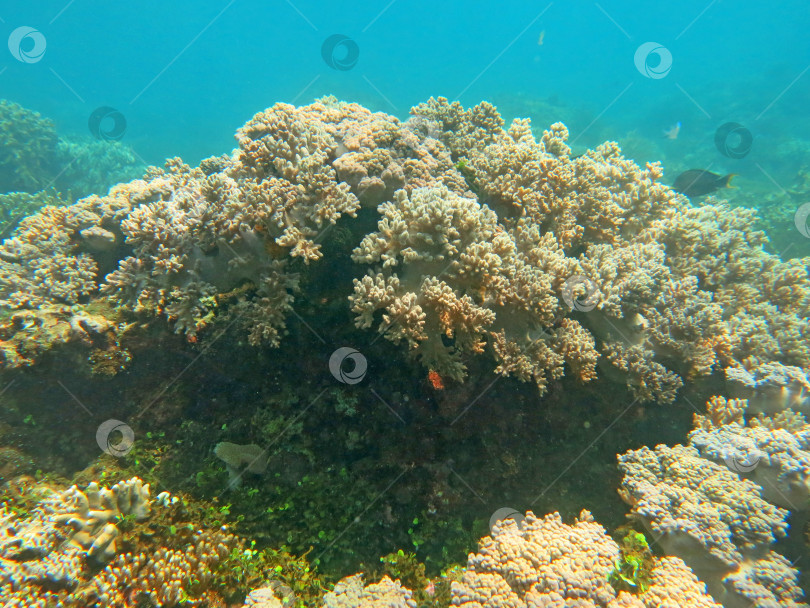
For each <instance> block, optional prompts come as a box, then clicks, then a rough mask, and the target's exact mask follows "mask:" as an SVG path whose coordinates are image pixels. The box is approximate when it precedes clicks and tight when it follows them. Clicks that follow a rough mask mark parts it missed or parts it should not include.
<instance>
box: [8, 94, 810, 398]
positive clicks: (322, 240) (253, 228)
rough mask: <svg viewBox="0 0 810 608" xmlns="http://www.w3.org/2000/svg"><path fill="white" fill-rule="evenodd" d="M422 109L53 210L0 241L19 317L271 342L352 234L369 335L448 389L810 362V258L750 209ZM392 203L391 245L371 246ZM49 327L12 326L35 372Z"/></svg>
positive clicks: (647, 393)
mask: <svg viewBox="0 0 810 608" xmlns="http://www.w3.org/2000/svg"><path fill="white" fill-rule="evenodd" d="M412 113H413V117H412V118H411V119H410V120H409V121H407V122H404V123H403V122H400V121H399V120H398V119H397V118H395V117H393V116H388V115H385V114H382V113H372V112H370V111H368V110H367V109H365V108H363V107H362V106H359V105H357V104H352V103H344V102H338V101H337V100H335V99H334V98H325V99H323V100H320V101H318V102H316V103H313V104H311V105H308V106H304V107H294V106H292V105H289V104H283V103H279V104H276V105H275V106H273V107H272V108H269V109H268V110H266V111H264V112H260V113H259V114H257V115H256V116H255V117H254V118H253V119H251V120H250V121H249V122H248V123H247V124H246V125H245V126H244V127H242V128H241V129H240V130H239V131H238V133H237V140H238V143H239V147H238V148H237V149H236V150H234V152H233V153H232V154H231V155H226V156H222V157H217V158H209V159H206V160H204V161H203V162H202V163H201V164H200V166H199V167H197V168H192V167H189V166H188V165H185V164H183V163H182V161H181V160H180V159H172V160H170V161H169V162H168V163H167V165H166V168H165V169H152V170H151V171H150V172H149V173H148V174H147V175H146V176H145V178H144V179H143V180H136V181H134V182H131V183H129V184H123V185H118V186H116V187H114V188H112V189H111V191H110V193H109V194H108V195H106V196H103V197H99V196H91V197H88V198H85V199H82V200H81V201H79V202H78V203H76V204H74V205H71V206H68V207H64V208H55V207H46V208H45V209H43V210H42V211H41V212H40V213H39V214H37V215H34V216H31V217H29V218H27V219H25V220H23V221H22V222H21V224H20V226H19V228H18V229H17V230H16V231H15V233H14V234H13V235H12V237H11V238H10V239H7V240H6V241H5V242H4V243H3V245H2V246H0V265H1V266H2V268H0V270H2V279H0V306H2V307H3V308H4V309H6V310H7V311H16V314H18V313H19V312H20V311H30V312H32V313H33V314H34V316H37V315H41V314H44V311H49V310H54V309H56V311H57V313H59V314H62V315H63V316H66V317H67V319H68V323H70V321H69V319H70V316H71V315H81V314H84V313H83V307H84V306H85V305H86V304H88V303H89V302H97V301H99V300H104V301H105V303H107V304H108V305H109V304H110V303H115V304H118V305H120V306H121V308H122V310H123V311H126V312H134V313H136V314H139V315H144V316H146V317H155V316H157V317H162V318H165V319H166V320H168V321H169V322H170V323H171V324H172V326H173V328H174V330H175V331H177V332H178V333H183V334H185V335H186V336H187V337H188V339H189V340H191V341H196V340H197V336H198V334H200V332H203V331H204V330H205V329H206V328H207V327H210V326H211V325H212V324H213V323H220V324H222V325H223V326H229V325H230V323H231V322H236V321H238V322H239V324H240V325H241V326H242V327H243V328H245V331H247V333H248V338H249V341H250V343H251V344H254V345H261V344H265V345H270V346H275V345H278V344H279V342H280V340H281V339H282V337H283V335H284V333H285V331H286V319H287V317H288V316H289V315H290V313H291V311H292V306H293V304H294V302H295V300H296V298H298V297H299V296H304V297H306V296H307V295H308V291H307V289H308V287H309V285H308V283H307V281H306V278H307V273H308V272H310V269H311V268H313V267H315V266H316V265H318V268H323V269H325V271H326V272H329V271H330V270H331V269H333V268H341V269H342V271H343V272H345V268H346V266H345V264H344V261H340V260H336V259H333V258H324V255H323V251H322V250H323V246H324V245H325V244H327V243H329V242H330V239H331V238H332V235H333V233H334V234H337V233H340V234H341V235H343V236H341V237H340V238H343V239H345V234H346V233H345V232H343V231H342V229H341V230H333V229H331V227H332V226H333V225H334V224H336V223H337V222H340V223H341V227H345V228H346V230H347V231H348V233H349V234H350V235H351V238H352V239H354V244H355V245H356V247H355V249H354V252H353V255H352V259H353V260H354V262H355V268H356V269H357V274H359V275H361V276H362V275H365V276H362V278H359V279H357V280H355V283H354V293H353V294H352V295H351V298H350V300H351V301H350V306H351V309H352V311H353V312H354V314H355V315H356V317H355V320H356V323H357V324H358V325H359V326H360V327H363V328H371V327H374V326H376V327H377V329H378V331H379V332H380V333H382V334H383V335H385V337H386V338H387V339H389V340H391V341H393V342H397V343H403V344H406V345H407V348H408V352H409V353H410V354H411V355H412V356H414V357H416V358H417V359H418V360H420V361H421V362H422V363H423V364H424V365H425V366H426V367H427V368H429V369H430V370H432V372H433V373H434V374H436V375H437V376H439V377H442V376H446V377H447V378H450V379H455V380H463V379H464V377H465V375H466V373H467V368H468V365H469V363H470V360H471V358H473V357H476V356H478V355H480V354H482V353H487V354H488V356H490V357H491V358H492V359H494V365H493V369H494V370H495V372H496V373H498V374H503V375H512V376H515V377H517V378H519V379H520V380H523V381H532V382H534V383H536V384H537V386H538V388H539V389H540V391H541V393H542V392H544V391H546V390H547V389H548V386H549V383H550V382H551V381H554V380H557V379H559V378H561V377H562V376H563V375H565V374H569V375H572V376H574V377H576V378H578V379H580V380H582V381H590V380H593V379H594V378H596V377H597V374H598V371H599V368H598V367H597V363H599V364H600V365H601V366H602V368H610V367H612V368H613V371H616V372H618V374H619V375H620V376H621V377H622V378H623V379H624V381H625V382H626V383H627V385H628V386H629V388H630V389H631V390H632V391H633V392H634V393H635V395H636V396H637V397H638V398H639V399H641V400H658V401H662V402H668V401H672V400H673V399H674V397H675V394H676V392H677V390H678V389H679V387H680V386H681V385H682V382H683V379H684V378H686V379H691V378H696V377H699V376H703V375H707V374H710V373H712V372H713V371H715V370H716V369H737V368H741V367H743V366H748V367H749V368H752V369H753V368H756V367H762V366H768V365H772V364H779V365H783V366H787V367H791V366H792V367H796V368H797V369H798V368H804V367H808V366H810V348H808V344H807V342H806V340H803V339H802V336H804V335H806V334H807V333H808V332H810V325H808V318H807V315H808V309H809V308H810V282H809V281H808V276H807V270H806V266H805V265H804V263H803V262H802V261H797V260H790V261H785V262H783V261H781V260H780V259H779V258H778V257H776V256H774V255H772V254H769V253H767V252H766V251H765V250H764V245H765V243H766V239H765V236H764V235H763V234H762V233H760V232H758V231H757V230H756V229H755V227H754V215H753V212H751V211H748V210H743V209H731V208H729V207H728V206H726V205H724V204H723V203H716V202H714V203H712V202H710V203H708V204H704V205H702V206H701V207H699V208H693V207H691V206H690V205H689V203H688V201H687V199H686V198H685V197H682V196H680V195H678V194H676V193H674V192H673V191H672V190H671V189H670V188H669V187H667V186H665V185H664V184H662V183H660V181H659V180H660V178H661V176H662V169H661V167H660V166H659V165H657V164H649V165H647V166H646V167H645V168H640V167H638V166H637V165H636V164H635V163H633V162H632V161H630V160H628V159H626V158H624V157H623V156H622V155H621V151H620V150H619V148H618V146H617V145H616V144H615V143H610V142H608V143H605V144H602V145H601V146H598V147H596V148H595V149H593V150H590V151H588V152H586V153H585V154H583V155H581V156H578V157H572V156H571V151H570V148H569V146H568V144H567V143H566V140H567V137H568V132H567V130H566V128H565V127H564V126H563V125H562V124H560V123H557V124H554V125H552V126H551V127H550V128H549V129H548V130H546V131H545V132H544V133H543V134H542V136H541V137H540V138H539V139H538V140H535V138H534V136H533V134H532V130H531V125H530V123H529V121H528V120H516V121H514V122H513V123H512V125H511V127H509V129H508V130H504V127H503V120H502V119H501V117H500V116H499V115H498V113H497V110H496V109H495V108H494V107H493V106H492V105H491V104H487V103H486V102H484V103H482V104H479V105H478V106H475V107H474V108H470V109H464V108H462V107H461V105H460V104H458V103H457V102H454V103H448V102H447V100H445V99H442V98H438V99H431V100H429V101H428V102H426V103H425V104H421V105H419V106H417V107H416V108H414V109H413V110H412ZM375 206H378V208H377V219H378V221H377V227H376V230H373V231H372V232H370V233H365V229H361V230H357V232H356V233H352V232H351V231H352V229H356V227H358V226H366V225H368V222H369V220H372V221H373V211H372V209H373V208H374V207H375ZM361 211H362V212H363V214H364V216H363V217H359V216H358V214H359V213H361ZM354 218H356V219H354ZM319 272H322V271H320V270H319ZM108 321H109V322H108V324H107V327H109V329H108V330H106V331H114V330H115V327H114V323H112V321H113V320H112V319H109V320H108ZM33 324H34V325H36V322H33ZM96 325H97V326H99V327H102V326H104V325H105V324H104V323H103V322H102V321H98V322H97V323H96ZM30 331H32V323H31V322H22V321H21V322H18V323H17V324H12V325H7V327H6V328H5V331H4V332H3V335H2V336H0V340H5V342H6V344H5V345H4V346H3V348H2V349H0V350H2V352H4V353H5V356H4V361H3V365H4V366H6V367H14V366H18V365H24V364H28V363H30V362H31V361H32V360H33V359H34V358H35V356H36V353H30V352H28V353H26V352H20V350H19V348H18V346H19V344H20V342H21V341H22V340H20V339H16V340H15V339H13V338H14V336H15V335H16V334H19V335H20V336H25V335H26V332H30ZM76 337H77V336H72V337H71V335H70V334H68V335H66V336H63V337H58V338H56V339H55V340H54V342H60V341H61V342H64V341H68V340H71V339H75V338H76ZM78 337H80V338H81V336H80V335H79V336H78ZM600 357H601V360H600Z"/></svg>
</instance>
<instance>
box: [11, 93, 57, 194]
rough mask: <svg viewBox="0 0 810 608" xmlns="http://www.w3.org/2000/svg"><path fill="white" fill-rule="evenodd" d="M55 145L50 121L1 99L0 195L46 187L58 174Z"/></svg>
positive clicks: (54, 136)
mask: <svg viewBox="0 0 810 608" xmlns="http://www.w3.org/2000/svg"><path fill="white" fill-rule="evenodd" d="M56 142H57V137H56V130H55V129H54V125H53V122H51V121H50V120H48V119H47V118H43V117H42V116H41V115H40V114H39V112H33V111H31V110H27V109H25V108H23V107H22V106H20V105H19V104H16V103H14V102H12V101H8V100H5V99H0V193H4V192H18V191H19V192H30V193H34V192H36V191H37V190H41V189H43V188H46V187H48V186H49V185H50V184H51V182H52V180H53V178H54V177H55V175H56V173H57V170H56V166H57V165H56Z"/></svg>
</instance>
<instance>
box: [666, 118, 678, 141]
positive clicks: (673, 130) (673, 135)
mask: <svg viewBox="0 0 810 608" xmlns="http://www.w3.org/2000/svg"><path fill="white" fill-rule="evenodd" d="M680 132H681V121H680V120H679V121H678V122H676V123H675V124H674V125H672V126H671V127H670V128H669V129H667V130H666V131H664V137H666V138H667V139H678V133H680Z"/></svg>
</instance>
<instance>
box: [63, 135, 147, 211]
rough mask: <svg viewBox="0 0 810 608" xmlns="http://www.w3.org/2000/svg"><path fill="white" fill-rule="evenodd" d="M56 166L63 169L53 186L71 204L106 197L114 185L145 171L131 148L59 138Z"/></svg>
mask: <svg viewBox="0 0 810 608" xmlns="http://www.w3.org/2000/svg"><path fill="white" fill-rule="evenodd" d="M56 164H57V165H58V166H59V167H62V169H61V171H60V172H59V175H58V177H57V180H56V183H57V184H58V185H59V186H60V187H61V188H63V189H64V190H65V191H66V192H69V193H70V197H71V199H73V200H76V199H78V198H81V197H84V196H88V195H90V194H105V193H106V192H107V190H109V188H110V186H112V185H113V184H116V183H119V182H128V181H130V180H134V179H138V178H140V177H142V176H143V174H144V172H145V171H146V165H145V164H144V163H143V161H142V160H141V159H140V158H138V157H137V156H136V155H135V152H134V151H133V150H132V148H130V147H129V146H128V145H126V144H124V143H122V142H120V141H114V140H94V139H73V138H68V137H60V138H59V141H58V142H57V143H56Z"/></svg>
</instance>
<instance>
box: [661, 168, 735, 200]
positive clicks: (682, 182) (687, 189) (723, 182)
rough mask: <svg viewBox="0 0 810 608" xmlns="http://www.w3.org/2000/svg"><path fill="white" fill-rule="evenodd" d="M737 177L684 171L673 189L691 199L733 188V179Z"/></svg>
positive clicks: (707, 172) (701, 170)
mask: <svg viewBox="0 0 810 608" xmlns="http://www.w3.org/2000/svg"><path fill="white" fill-rule="evenodd" d="M735 175H736V173H729V174H728V175H718V174H717V173H712V172H711V171H704V170H703V169H689V171H684V172H683V173H681V174H680V175H679V176H678V177H676V178H675V183H674V184H672V189H673V190H675V192H680V193H681V194H685V195H686V196H688V197H690V198H691V197H693V196H703V195H704V194H710V193H712V192H714V191H715V190H719V189H720V188H733V187H734V186H732V185H731V178H732V177H734V176H735Z"/></svg>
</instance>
